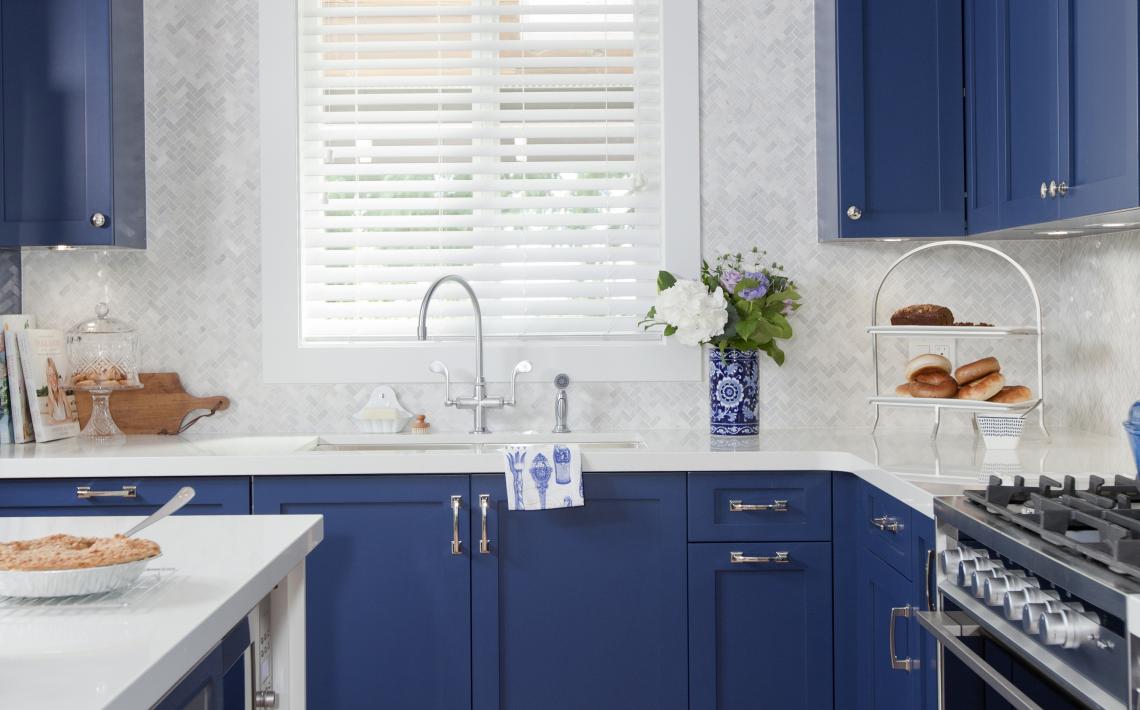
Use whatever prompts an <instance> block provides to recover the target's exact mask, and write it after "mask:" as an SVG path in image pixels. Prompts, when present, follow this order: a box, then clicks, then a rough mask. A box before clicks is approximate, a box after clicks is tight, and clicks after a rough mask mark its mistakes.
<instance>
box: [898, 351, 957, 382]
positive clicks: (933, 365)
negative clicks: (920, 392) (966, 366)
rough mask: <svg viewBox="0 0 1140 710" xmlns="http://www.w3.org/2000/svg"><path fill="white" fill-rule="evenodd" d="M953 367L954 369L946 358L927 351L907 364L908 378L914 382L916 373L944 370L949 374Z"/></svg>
mask: <svg viewBox="0 0 1140 710" xmlns="http://www.w3.org/2000/svg"><path fill="white" fill-rule="evenodd" d="M951 369H953V366H952V365H951V364H950V361H949V360H947V359H946V358H944V357H942V356H941V355H935V354H933V353H925V354H923V355H919V356H918V357H916V358H914V359H913V360H911V361H910V362H908V363H907V364H906V379H907V381H908V382H913V381H914V378H915V376H916V375H924V374H929V373H931V372H942V373H945V374H946V375H949V374H950V370H951Z"/></svg>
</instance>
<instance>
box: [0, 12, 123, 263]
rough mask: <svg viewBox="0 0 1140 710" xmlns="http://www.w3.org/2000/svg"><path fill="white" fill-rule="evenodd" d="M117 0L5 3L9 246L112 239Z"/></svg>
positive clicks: (2, 155)
mask: <svg viewBox="0 0 1140 710" xmlns="http://www.w3.org/2000/svg"><path fill="white" fill-rule="evenodd" d="M110 6H111V0H41V1H39V2H5V3H2V4H0V244H2V245H4V246H47V245H53V244H76V245H93V244H106V243H108V241H107V240H108V237H109V235H110V234H111V233H112V232H113V229H112V228H110V227H111V225H105V226H104V227H103V228H96V227H94V226H93V225H92V224H91V221H90V219H91V215H92V214H94V213H96V212H99V213H102V214H105V215H111V214H112V204H111V201H112V194H113V193H112V188H113V186H112V164H111V74H110V72H111V62H110V52H111V48H110V31H111V7H110Z"/></svg>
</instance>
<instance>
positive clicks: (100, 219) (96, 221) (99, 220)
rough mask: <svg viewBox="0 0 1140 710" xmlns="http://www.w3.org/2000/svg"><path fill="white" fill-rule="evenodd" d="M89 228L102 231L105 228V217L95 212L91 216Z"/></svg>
mask: <svg viewBox="0 0 1140 710" xmlns="http://www.w3.org/2000/svg"><path fill="white" fill-rule="evenodd" d="M91 226H92V227H98V228H100V229H102V228H103V227H106V226H107V215H105V214H103V213H102V212H95V213H94V214H92V215H91Z"/></svg>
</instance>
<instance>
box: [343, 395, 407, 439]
mask: <svg viewBox="0 0 1140 710" xmlns="http://www.w3.org/2000/svg"><path fill="white" fill-rule="evenodd" d="M379 412H385V416H386V417H387V418H384V419H379V418H375V417H376V414H377V413H379ZM352 421H353V422H354V423H355V424H356V428H357V429H358V430H360V431H362V432H364V433H365V434H398V433H400V432H401V431H403V430H404V427H406V426H407V425H408V422H410V421H412V413H411V412H409V411H408V410H406V409H404V407H403V406H402V405H401V404H400V400H399V399H397V398H396V391H395V390H393V389H392V388H391V387H389V386H387V385H380V386H379V387H377V388H376V389H374V390H372V395H371V396H370V397H369V398H368V404H366V405H364V408H363V409H361V410H360V411H359V412H357V413H356V414H353V415H352Z"/></svg>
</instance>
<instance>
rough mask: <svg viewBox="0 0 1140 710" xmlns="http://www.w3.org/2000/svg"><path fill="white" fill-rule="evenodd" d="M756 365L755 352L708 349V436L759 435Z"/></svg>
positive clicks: (758, 364) (758, 367)
mask: <svg viewBox="0 0 1140 710" xmlns="http://www.w3.org/2000/svg"><path fill="white" fill-rule="evenodd" d="M759 375H760V362H759V359H758V357H757V353H756V351H755V350H733V349H731V348H730V349H727V350H725V351H724V352H723V353H722V352H721V351H720V349H719V348H715V347H714V348H710V349H709V433H711V434H713V435H714V436H753V435H755V434H758V433H760V428H759V425H758V418H757V413H756V406H757V398H758V391H759V388H760V385H759Z"/></svg>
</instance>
